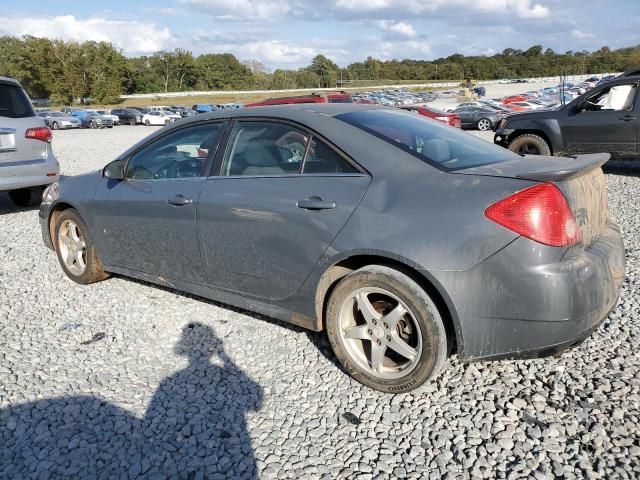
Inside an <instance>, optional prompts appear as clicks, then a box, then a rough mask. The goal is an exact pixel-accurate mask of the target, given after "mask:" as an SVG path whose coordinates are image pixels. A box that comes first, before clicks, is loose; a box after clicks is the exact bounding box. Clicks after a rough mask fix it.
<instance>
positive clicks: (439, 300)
mask: <svg viewBox="0 0 640 480" xmlns="http://www.w3.org/2000/svg"><path fill="white" fill-rule="evenodd" d="M368 265H383V266H385V267H389V268H393V269H394V270H397V271H399V272H401V273H404V274H405V275H407V276H408V277H409V278H411V279H412V280H413V281H415V282H416V283H417V284H418V285H419V286H420V287H421V288H422V289H423V290H424V291H425V292H426V293H427V294H428V295H429V296H430V297H431V299H432V300H433V302H434V303H435V304H436V308H437V309H438V312H439V313H440V316H441V317H442V321H443V323H444V326H445V329H446V332H447V341H448V342H449V350H450V352H452V353H453V352H455V351H457V348H458V346H460V345H462V341H463V339H462V329H461V326H460V323H459V320H458V317H457V314H456V310H455V308H454V306H453V303H452V301H451V299H450V297H449V296H448V295H447V293H446V291H445V290H444V288H443V287H442V285H440V283H439V282H438V281H437V280H436V279H435V278H434V277H433V276H431V275H430V274H429V272H428V271H425V270H421V269H419V268H418V266H417V265H412V264H411V262H410V261H407V260H404V259H398V258H395V257H392V256H387V255H384V254H353V255H350V256H347V257H345V258H342V259H340V260H338V261H336V262H334V263H333V264H332V265H331V266H329V267H328V268H327V269H326V270H325V271H324V273H323V274H322V276H321V277H320V281H319V282H318V286H317V288H316V302H315V307H316V316H317V318H318V321H319V322H320V330H323V329H324V328H325V312H326V307H327V303H328V300H329V297H330V296H331V293H332V292H333V290H334V288H335V287H336V285H338V283H339V282H340V280H342V279H343V278H344V277H346V276H347V275H348V274H350V273H351V272H353V271H355V270H358V269H360V268H362V267H365V266H368Z"/></svg>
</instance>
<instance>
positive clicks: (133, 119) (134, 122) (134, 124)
mask: <svg viewBox="0 0 640 480" xmlns="http://www.w3.org/2000/svg"><path fill="white" fill-rule="evenodd" d="M129 125H131V126H132V127H135V126H136V119H135V118H132V119H130V120H129Z"/></svg>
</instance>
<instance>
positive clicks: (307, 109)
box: [188, 103, 388, 121]
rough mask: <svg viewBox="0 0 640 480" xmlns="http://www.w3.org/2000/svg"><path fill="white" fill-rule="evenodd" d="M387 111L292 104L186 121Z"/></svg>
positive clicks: (369, 107)
mask: <svg viewBox="0 0 640 480" xmlns="http://www.w3.org/2000/svg"><path fill="white" fill-rule="evenodd" d="M374 109H388V108H385V107H382V106H378V105H371V104H360V103H292V104H285V105H265V106H260V107H244V108H235V109H223V110H216V111H214V112H207V113H203V114H200V115H198V116H196V117H191V118H189V119H188V121H198V120H202V119H215V118H237V117H262V116H264V117H274V118H285V119H291V120H296V119H300V118H301V117H304V116H307V117H308V116H312V115H313V114H316V115H324V116H328V117H335V116H337V115H341V114H343V113H349V112H359V111H363V110H374Z"/></svg>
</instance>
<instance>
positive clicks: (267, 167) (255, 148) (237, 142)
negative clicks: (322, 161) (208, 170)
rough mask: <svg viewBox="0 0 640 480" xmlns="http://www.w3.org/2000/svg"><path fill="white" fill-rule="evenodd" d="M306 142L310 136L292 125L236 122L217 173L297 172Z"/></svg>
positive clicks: (267, 173) (262, 173) (240, 174)
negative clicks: (220, 168)
mask: <svg viewBox="0 0 640 480" xmlns="http://www.w3.org/2000/svg"><path fill="white" fill-rule="evenodd" d="M308 142H309V135H308V134H307V133H306V132H303V131H302V130H300V129H298V128H296V127H293V126H291V125H287V124H284V123H276V122H266V121H247V122H238V123H237V124H236V126H235V127H234V129H233V132H232V133H231V137H230V138H229V143H228V146H227V151H226V153H225V158H224V162H223V163H222V170H221V172H220V175H222V176H261V175H267V176H271V175H295V174H299V173H300V171H301V169H302V160H303V159H304V155H305V152H306V149H307V143H308Z"/></svg>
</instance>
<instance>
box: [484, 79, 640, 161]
mask: <svg viewBox="0 0 640 480" xmlns="http://www.w3.org/2000/svg"><path fill="white" fill-rule="evenodd" d="M638 74H640V71H639V72H635V71H633V72H628V73H627V74H624V75H621V76H619V77H617V78H616V79H614V80H611V81H609V82H606V83H603V84H601V85H598V86H596V87H595V88H593V89H592V90H589V91H588V92H586V93H584V94H582V95H581V96H579V97H578V98H576V99H575V100H573V101H572V102H571V103H569V104H567V105H564V106H562V107H560V108H558V109H556V110H538V111H534V112H527V113H518V114H515V115H509V116H507V117H506V118H504V119H502V120H501V121H500V123H499V124H498V127H497V129H496V133H495V136H494V142H495V143H497V144H498V145H502V146H503V147H506V148H508V149H509V150H512V151H514V152H517V153H521V154H536V155H573V154H579V153H599V152H608V153H610V154H611V157H612V158H638V157H640V147H639V146H638V145H639V140H640V139H639V137H640V98H639V95H638V88H639V87H640V75H638Z"/></svg>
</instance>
